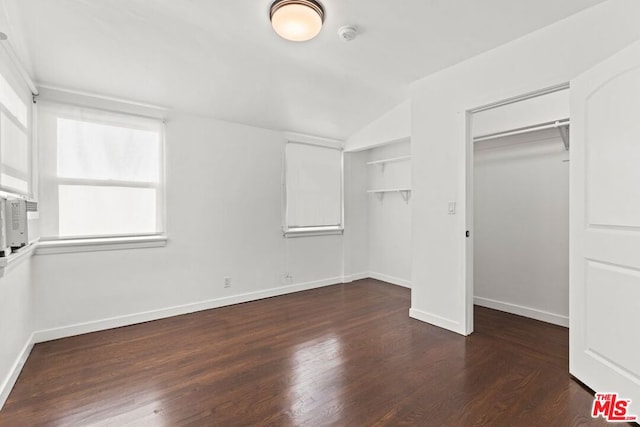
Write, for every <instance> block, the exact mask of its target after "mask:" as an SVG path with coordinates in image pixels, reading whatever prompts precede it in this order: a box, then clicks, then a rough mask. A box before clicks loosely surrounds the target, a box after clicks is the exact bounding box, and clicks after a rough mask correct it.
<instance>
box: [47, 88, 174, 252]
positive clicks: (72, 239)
mask: <svg viewBox="0 0 640 427" xmlns="http://www.w3.org/2000/svg"><path fill="white" fill-rule="evenodd" d="M42 92H44V93H42ZM42 92H41V96H42V95H44V96H43V97H42V101H44V102H46V103H47V104H48V105H47V107H46V108H52V109H53V113H51V111H49V112H48V113H49V114H51V116H52V117H55V120H58V119H67V120H74V121H81V122H88V123H96V124H99V125H107V126H121V127H123V128H131V129H144V128H145V127H144V126H136V125H135V124H133V125H131V126H127V125H126V124H123V123H122V121H118V120H117V117H118V116H119V117H122V118H123V120H124V121H125V122H126V119H131V120H132V122H134V123H135V121H136V120H137V119H139V120H141V121H142V120H145V121H149V122H150V123H151V122H155V123H156V124H157V125H158V131H159V144H158V150H159V153H158V167H159V174H158V183H157V184H155V183H152V182H139V181H126V180H125V181H123V180H111V179H90V178H69V177H58V176H57V170H56V176H53V177H51V176H47V177H46V178H45V177H43V176H42V175H43V174H39V175H40V176H39V177H38V180H37V181H38V184H39V187H42V185H40V184H41V183H40V181H41V180H43V179H47V180H50V181H51V182H48V183H47V184H48V186H51V185H53V186H55V187H56V188H59V187H60V186H61V185H72V186H97V187H125V188H154V189H156V205H155V215H156V230H157V231H155V232H150V233H144V232H138V233H130V234H125V233H121V234H109V235H86V236H85V235H83V236H60V235H59V229H57V231H56V234H57V235H56V236H53V235H49V234H50V233H46V234H45V233H43V237H41V239H40V243H39V246H38V249H37V250H36V254H56V253H68V252H88V251H101V250H118V249H131V248H148V247H159V246H165V245H166V243H167V240H168V239H167V236H166V121H165V118H164V112H165V110H164V109H162V108H160V107H153V106H141V105H140V104H136V103H130V102H129V101H121V100H113V99H111V98H109V99H105V98H101V97H98V96H94V95H85V94H79V93H75V92H65V91H59V90H58V89H50V88H44V90H43V91H42ZM39 103H40V100H39V101H38V104H39ZM71 109H78V110H83V111H85V112H86V113H87V115H88V116H89V118H86V119H85V118H82V119H79V118H78V116H77V115H74V114H72V113H70V112H69V111H70V110H71ZM56 110H58V111H56ZM132 110H133V111H132ZM138 110H141V112H139V111H138ZM92 112H94V113H95V115H96V116H97V115H99V114H105V115H110V114H111V115H113V116H112V117H111V118H109V117H108V116H107V118H106V119H100V118H96V117H92ZM35 127H36V128H38V129H39V128H40V123H39V122H38V123H37V124H36V126H35ZM151 127H152V126H149V128H151ZM54 138H57V136H54ZM39 139H43V137H42V135H40V138H39ZM38 142H39V143H38V144H37V145H38V146H37V147H34V150H35V149H37V151H38V153H37V154H38V155H39V156H43V155H45V154H44V152H45V151H43V149H44V148H43V147H41V145H42V141H38ZM56 151H57V148H56ZM50 155H51V153H49V156H50ZM48 161H49V162H51V161H52V160H51V159H49V160H48ZM47 172H50V171H48V170H47ZM41 199H42V200H41V203H42V201H43V200H44V198H41ZM49 201H51V199H49ZM55 202H56V206H55V210H56V212H57V214H58V215H59V212H60V205H59V197H58V196H57V195H56V196H55ZM51 210H53V209H51Z"/></svg>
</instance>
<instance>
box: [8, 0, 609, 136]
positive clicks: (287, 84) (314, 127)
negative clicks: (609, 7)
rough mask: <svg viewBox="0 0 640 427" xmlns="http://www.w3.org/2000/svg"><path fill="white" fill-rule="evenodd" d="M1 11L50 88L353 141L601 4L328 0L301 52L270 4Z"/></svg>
mask: <svg viewBox="0 0 640 427" xmlns="http://www.w3.org/2000/svg"><path fill="white" fill-rule="evenodd" d="M1 1H2V2H3V6H4V8H3V19H2V20H3V21H4V26H5V27H6V29H3V28H0V31H4V32H6V33H7V34H9V37H10V40H11V42H12V43H13V45H14V47H15V49H16V50H17V51H18V54H19V56H20V57H21V58H22V60H23V61H24V62H25V64H26V65H27V68H28V69H29V70H30V72H31V73H32V75H33V77H34V79H35V80H36V81H37V82H39V83H42V84H48V85H53V86H57V87H64V88H69V89H75V90H82V91H89V92H94V93H99V94H104V95H109V96H114V97H120V98H125V99H131V100H135V101H139V102H146V103H152V104H159V105H163V106H167V107H170V108H174V109H178V110H183V111H187V112H193V113H197V114H201V115H207V116H212V117H216V118H221V119H225V120H231V121H236V122H241V123H247V124H251V125H256V126H262V127H267V128H272V129H282V130H290V131H297V132H303V133H308V134H315V135H322V136H328V137H337V138H343V137H346V136H348V135H350V134H351V133H353V132H354V131H356V130H357V129H359V128H360V127H362V126H363V125H365V124H366V123H368V122H369V121H371V120H373V119H375V118H376V117H378V116H379V115H380V114H382V113H384V112H385V111H386V110H388V109H390V108H391V107H393V106H394V105H396V104H397V103H399V102H400V101H402V100H403V99H404V98H405V97H406V93H405V92H406V88H407V85H408V84H409V83H411V82H412V81H414V80H416V79H418V78H421V77H424V76H426V75H428V74H430V73H433V72H435V71H438V70H441V69H443V68H446V67H448V66H451V65H453V64H455V63H457V62H460V61H462V60H464V59H466V58H469V57H472V56H475V55H477V54H479V53H481V52H484V51H487V50H489V49H492V48H494V47H497V46H499V45H501V44H504V43H506V42H508V41H510V40H513V39H515V38H518V37H521V36H523V35H525V34H527V33H530V32H532V31H534V30H536V29H539V28H542V27H544V26H546V25H549V24H551V23H553V22H555V21H558V20H560V19H562V18H565V17H567V16H569V15H571V14H574V13H576V12H578V11H580V10H582V9H585V8H587V7H590V6H593V5H595V4H597V3H601V2H602V1H603V0H562V1H558V0H535V1H531V0H482V1H480V0H393V1H382V0H322V2H323V4H324V6H325V9H326V13H327V15H326V21H325V26H324V28H323V30H322V32H321V33H320V35H319V36H318V37H317V38H316V39H314V40H312V41H309V42H306V43H300V44H296V43H292V42H287V41H285V40H282V39H280V38H279V37H278V36H277V35H276V34H275V33H274V32H273V31H272V30H271V28H270V23H269V19H268V9H269V5H270V4H271V1H272V0H55V1H51V0H1ZM347 24H350V25H356V26H357V27H358V28H359V30H360V34H359V36H358V38H357V39H356V40H354V41H352V42H343V41H341V40H340V39H339V38H338V36H337V30H338V28H339V27H341V26H343V25H347Z"/></svg>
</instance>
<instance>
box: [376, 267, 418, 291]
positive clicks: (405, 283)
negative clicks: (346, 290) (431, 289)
mask: <svg viewBox="0 0 640 427" xmlns="http://www.w3.org/2000/svg"><path fill="white" fill-rule="evenodd" d="M369 277H371V278H372V279H376V280H381V281H383V282H387V283H391V284H392V285H398V286H402V287H403V288H409V289H411V281H410V280H406V279H399V278H397V277H393V276H387V275H386V274H382V273H376V272H375V271H370V272H369Z"/></svg>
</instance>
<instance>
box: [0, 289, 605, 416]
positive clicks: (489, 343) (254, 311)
mask: <svg viewBox="0 0 640 427" xmlns="http://www.w3.org/2000/svg"><path fill="white" fill-rule="evenodd" d="M409 305H410V292H409V290H407V289H403V288H399V287H396V286H393V285H388V284H385V283H382V282H378V281H375V280H362V281H359V282H355V283H352V284H347V285H336V286H330V287H326V288H321V289H315V290H311V291H306V292H300V293H296V294H291V295H285V296H281V297H277V298H271V299H266V300H262V301H256V302H251V303H246V304H240V305H236V306H231V307H225V308H219V309H215V310H209V311H204V312H200V313H195V314H189V315H184V316H178V317H173V318H169V319H164V320H159V321H155V322H149V323H144V324H139V325H134V326H129V327H125V328H119V329H113V330H109V331H104V332H97V333H93V334H87V335H81V336H77V337H71V338H66V339H62V340H57V341H52V342H47V343H43V344H38V345H36V346H35V348H34V349H33V352H32V353H31V356H30V357H29V360H28V361H27V363H26V365H25V367H24V370H23V371H22V374H21V375H20V378H19V379H18V382H17V384H16V386H15V388H14V390H13V392H12V393H11V395H10V397H9V399H8V401H7V403H6V405H5V407H4V409H3V410H2V411H1V412H0V425H2V426H12V427H13V426H39V425H56V426H62V425H65V426H67V425H68V426H85V425H112V426H122V425H136V426H137V425H141V426H155V425H157V426H183V425H191V426H253V425H256V426H289V425H296V426H297V425H309V426H321V425H338V426H402V425H407V426H412V425H415V426H481V425H494V426H508V425H513V426H572V425H588V424H589V425H590V424H598V423H599V424H605V423H604V422H603V421H602V420H592V419H591V417H590V409H591V403H592V396H591V394H590V393H589V391H587V390H585V389H584V388H582V387H581V386H580V385H579V384H578V383H576V382H574V381H573V380H572V379H571V378H570V377H569V374H568V362H567V357H568V332H567V330H566V329H564V328H561V327H557V326H553V325H549V324H545V323H542V322H537V321H534V320H530V319H525V318H522V317H518V316H513V315H510V314H505V313H501V312H498V311H493V310H488V309H485V308H480V307H476V310H475V313H476V315H475V318H476V332H475V333H474V334H472V335H471V336H469V337H467V338H464V337H462V336H459V335H457V334H454V333H451V332H447V331H445V330H442V329H439V328H436V327H433V326H430V325H427V324H425V323H422V322H419V321H416V320H413V319H410V318H409V316H408V310H409Z"/></svg>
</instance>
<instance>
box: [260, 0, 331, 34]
mask: <svg viewBox="0 0 640 427" xmlns="http://www.w3.org/2000/svg"><path fill="white" fill-rule="evenodd" d="M269 17H270V18H271V25H272V26H273V29H274V30H275V32H276V33H278V35H279V36H280V37H282V38H283V39H287V40H291V41H294V42H303V41H307V40H311V39H312V38H314V37H315V36H317V35H318V33H319V32H320V29H322V23H323V22H324V8H323V7H322V5H321V4H320V3H318V2H317V1H315V0H276V1H275V2H273V4H272V5H271V10H270V12H269Z"/></svg>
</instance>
